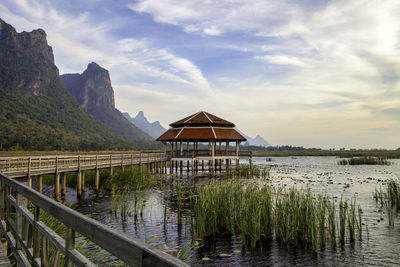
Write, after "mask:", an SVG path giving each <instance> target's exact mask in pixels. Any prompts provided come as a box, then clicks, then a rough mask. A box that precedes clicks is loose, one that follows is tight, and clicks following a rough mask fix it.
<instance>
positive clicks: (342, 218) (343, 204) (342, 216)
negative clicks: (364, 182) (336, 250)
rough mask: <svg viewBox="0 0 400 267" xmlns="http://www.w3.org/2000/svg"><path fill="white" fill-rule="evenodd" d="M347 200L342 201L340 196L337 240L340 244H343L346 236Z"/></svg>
mask: <svg viewBox="0 0 400 267" xmlns="http://www.w3.org/2000/svg"><path fill="white" fill-rule="evenodd" d="M347 206H348V205H347V200H345V201H343V196H342V197H341V198H340V204H339V240H340V244H341V246H344V244H345V238H346V217H347Z"/></svg>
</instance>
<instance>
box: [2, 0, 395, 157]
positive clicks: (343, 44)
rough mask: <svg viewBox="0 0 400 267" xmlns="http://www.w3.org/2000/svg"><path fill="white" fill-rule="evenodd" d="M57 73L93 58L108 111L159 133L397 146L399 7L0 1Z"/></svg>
mask: <svg viewBox="0 0 400 267" xmlns="http://www.w3.org/2000/svg"><path fill="white" fill-rule="evenodd" d="M0 14H1V15H0V17H1V18H2V19H3V20H5V21H6V22H7V23H9V24H11V25H12V26H13V27H15V28H16V29H17V31H18V32H21V31H31V30H34V29H37V28H42V29H44V30H45V31H46V33H47V40H48V43H49V45H50V46H52V48H53V52H54V56H55V61H56V65H57V67H58V68H59V70H60V74H63V73H81V72H83V71H84V70H85V69H86V66H87V64H89V63H90V62H92V61H94V62H96V63H98V64H99V65H101V66H102V67H104V68H106V69H108V70H109V72H110V76H111V81H112V85H113V88H114V91H115V101H116V107H117V108H118V109H119V110H120V111H121V112H128V113H130V114H131V115H132V116H134V115H136V114H137V112H138V111H139V110H143V111H144V113H145V115H146V117H147V118H148V119H149V120H150V121H155V120H159V121H160V122H161V124H162V125H163V126H164V127H167V126H168V124H169V123H171V122H173V121H176V120H178V119H180V118H183V117H185V116H188V115H190V114H193V113H196V112H197V111H200V110H206V111H208V112H210V113H212V114H215V115H217V116H219V117H222V118H224V119H227V120H230V121H232V122H234V123H235V124H236V125H237V127H238V128H239V129H240V130H241V131H242V132H244V133H245V134H247V135H249V136H252V137H254V136H256V135H257V134H259V135H261V136H263V137H264V138H265V139H266V140H267V141H268V142H269V143H271V144H272V145H293V146H304V147H321V148H333V147H334V148H341V147H346V148H387V149H396V148H398V147H400V144H399V143H400V142H399V137H398V135H399V132H400V81H399V77H400V20H399V19H398V18H399V17H400V2H399V1H390V0H387V1H378V0H368V1H367V0H352V1H344V0H337V1H328V0H319V1H318V0H316V1H312V0H306V1H301V2H300V1H293V0H286V1H263V0H259V1H258V0H254V1H238V0H221V1H200V0H192V1H178V0H163V1H160V0H138V1H134V0H123V1H106V0H90V1H82V2H79V3H76V1H50V0H43V1H37V0H32V1H28V0H13V1H11V0H5V1H2V3H0Z"/></svg>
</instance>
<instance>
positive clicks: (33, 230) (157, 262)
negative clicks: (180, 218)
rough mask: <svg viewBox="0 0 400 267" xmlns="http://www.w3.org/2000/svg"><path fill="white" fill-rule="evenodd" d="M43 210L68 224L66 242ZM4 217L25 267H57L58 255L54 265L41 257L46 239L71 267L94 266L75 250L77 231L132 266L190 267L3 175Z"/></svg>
mask: <svg viewBox="0 0 400 267" xmlns="http://www.w3.org/2000/svg"><path fill="white" fill-rule="evenodd" d="M14 196H16V197H14ZM27 200H29V202H30V203H31V205H32V206H33V210H34V213H35V214H34V215H33V214H32V213H31V212H30V211H29V210H28V209H27V202H28V201H27ZM12 207H13V208H12ZM14 210H15V216H14V215H13V213H14ZM40 210H44V211H45V212H47V213H48V214H49V215H50V216H52V217H54V218H56V219H57V220H59V221H60V222H62V223H63V224H65V225H66V227H67V228H66V229H67V230H66V237H67V238H66V240H64V239H63V238H62V237H60V236H59V235H57V234H56V233H55V232H54V231H53V230H51V229H50V228H49V227H47V226H46V225H45V224H44V223H43V222H41V221H40V216H39V215H40ZM0 217H1V218H0V219H1V221H0V226H1V229H2V231H3V233H4V234H5V236H6V239H7V242H8V244H9V246H10V248H11V249H12V250H13V253H14V256H15V258H16V261H17V262H18V264H19V265H21V266H31V264H30V263H32V265H33V266H46V265H57V259H59V258H56V256H54V257H53V262H52V263H48V262H47V258H46V259H45V258H44V257H39V256H38V255H43V254H44V253H47V252H46V251H45V249H46V246H47V245H46V244H47V241H46V240H49V241H50V242H51V243H52V244H53V245H54V246H55V248H56V252H55V253H58V254H59V253H62V254H64V255H65V257H66V260H67V263H66V265H67V266H70V263H71V262H72V263H74V264H75V265H77V266H92V265H93V263H91V262H90V261H89V260H88V259H87V258H86V257H84V256H83V255H82V254H80V253H79V252H78V251H77V250H76V249H75V241H74V240H75V232H78V233H80V234H81V235H83V236H85V237H86V238H88V239H90V240H91V241H93V242H94V243H96V244H97V245H99V246H100V247H102V248H103V249H105V250H107V251H108V252H110V253H111V254H112V255H114V256H116V257H117V258H119V259H121V260H123V261H124V262H125V263H127V264H129V265H132V266H151V267H156V266H188V265H187V264H185V263H184V262H182V261H180V260H179V259H177V258H175V257H173V256H171V255H169V254H167V253H165V252H162V251H161V250H159V249H156V248H154V247H152V246H150V245H148V244H146V243H144V242H142V241H140V240H136V239H134V238H131V237H129V236H126V235H124V234H121V233H119V232H117V231H115V230H113V229H111V228H110V227H108V226H106V225H104V224H102V223H100V222H98V221H96V220H94V219H91V218H89V217H87V216H85V215H83V214H81V213H79V212H77V211H75V210H73V209H71V208H69V207H66V206H64V205H63V204H61V203H59V202H57V201H55V200H53V199H51V198H49V197H47V196H45V195H43V194H40V193H38V192H36V191H35V190H33V189H31V188H29V187H28V186H26V185H24V184H22V183H20V182H18V181H16V180H14V179H11V178H10V177H8V176H6V175H4V174H2V173H0ZM13 218H15V219H13ZM58 254H54V255H58Z"/></svg>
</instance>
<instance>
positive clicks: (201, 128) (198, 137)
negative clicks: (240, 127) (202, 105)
mask: <svg viewBox="0 0 400 267" xmlns="http://www.w3.org/2000/svg"><path fill="white" fill-rule="evenodd" d="M170 126H171V127H172V128H170V129H169V130H167V131H166V132H165V133H163V134H162V135H161V136H160V137H158V138H157V139H156V140H157V141H177V140H182V141H190V140H193V141H200V142H204V141H209V140H221V141H246V138H244V137H243V136H242V135H241V134H240V133H239V132H237V131H236V130H235V129H234V128H233V127H235V124H233V123H232V122H229V121H227V120H224V119H221V118H219V117H217V116H215V115H213V114H210V113H208V112H205V111H200V112H197V113H195V114H192V115H190V116H188V117H186V118H183V119H181V120H179V121H176V122H174V123H171V124H170Z"/></svg>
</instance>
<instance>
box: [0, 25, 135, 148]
mask: <svg viewBox="0 0 400 267" xmlns="http://www.w3.org/2000/svg"><path fill="white" fill-rule="evenodd" d="M0 59H1V60H0V127H1V131H0V149H38V150H43V149H111V148H112V149H118V148H119V149H121V148H122V149H123V148H134V147H135V145H134V144H133V143H132V142H130V141H128V140H126V139H125V138H123V137H122V136H121V135H119V134H118V133H116V132H115V131H113V130H112V129H111V128H109V127H108V126H106V125H104V124H103V123H101V122H100V121H99V120H97V119H96V118H94V117H93V116H91V115H89V114H88V113H87V112H86V111H85V110H83V109H82V108H80V107H79V105H78V103H77V101H76V100H75V98H74V97H73V96H72V95H71V94H70V93H69V92H68V90H67V89H65V87H64V86H63V85H62V83H61V81H60V79H59V72H58V69H57V67H56V66H55V64H54V56H53V52H52V48H51V47H50V46H49V45H48V44H47V40H46V33H45V32H44V31H43V30H41V29H39V30H34V31H32V32H22V33H17V32H16V30H15V29H14V28H13V27H12V26H11V25H9V24H7V23H6V22H4V21H3V20H1V19H0Z"/></svg>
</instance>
